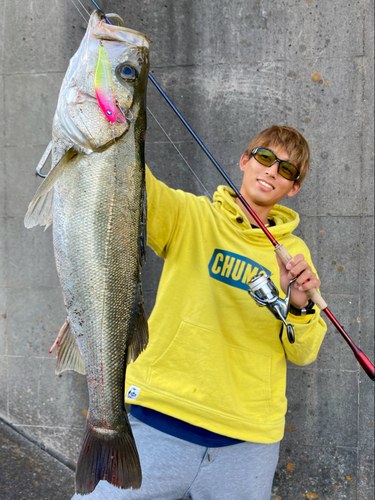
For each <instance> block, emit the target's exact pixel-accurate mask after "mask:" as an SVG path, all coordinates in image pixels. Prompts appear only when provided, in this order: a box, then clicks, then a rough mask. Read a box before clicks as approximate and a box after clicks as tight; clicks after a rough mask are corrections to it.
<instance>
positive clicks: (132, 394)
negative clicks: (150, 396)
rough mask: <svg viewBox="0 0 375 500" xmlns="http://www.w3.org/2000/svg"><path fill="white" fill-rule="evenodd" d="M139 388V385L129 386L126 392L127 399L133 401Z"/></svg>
mask: <svg viewBox="0 0 375 500" xmlns="http://www.w3.org/2000/svg"><path fill="white" fill-rule="evenodd" d="M140 390H141V388H140V387H136V386H135V385H131V386H130V387H129V390H128V392H127V393H126V397H127V398H128V399H132V400H133V401H135V400H136V399H137V397H138V394H139V392H140Z"/></svg>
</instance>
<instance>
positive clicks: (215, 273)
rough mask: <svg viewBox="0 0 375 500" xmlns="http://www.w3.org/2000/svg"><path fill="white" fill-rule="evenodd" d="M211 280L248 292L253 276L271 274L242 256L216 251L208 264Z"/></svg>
mask: <svg viewBox="0 0 375 500" xmlns="http://www.w3.org/2000/svg"><path fill="white" fill-rule="evenodd" d="M208 270H209V273H210V276H211V278H214V279H215V280H218V281H221V282H222V283H225V284H227V285H230V286H234V287H235V288H241V290H248V289H249V286H248V282H249V281H250V279H251V278H252V276H254V275H255V274H259V273H260V272H261V271H265V272H266V273H267V274H268V275H270V274H271V271H269V270H268V269H267V268H266V267H264V266H262V265H260V264H259V263H258V262H255V261H254V260H252V259H248V258H247V257H244V256H243V255H239V254H237V253H233V252H228V251H227V250H220V249H218V248H217V249H216V250H215V251H214V253H213V254H212V257H211V260H210V262H209V264H208Z"/></svg>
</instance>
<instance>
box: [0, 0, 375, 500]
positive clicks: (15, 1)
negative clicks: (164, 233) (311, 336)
mask: <svg viewBox="0 0 375 500" xmlns="http://www.w3.org/2000/svg"><path fill="white" fill-rule="evenodd" d="M101 3H102V6H103V9H105V10H106V11H108V12H109V11H112V12H113V11H116V12H118V13H119V14H120V15H122V16H123V17H124V20H125V22H126V25H127V26H129V27H131V28H133V29H137V30H140V31H142V32H144V33H145V34H146V35H147V36H148V37H149V38H150V40H151V53H150V57H151V71H152V73H153V75H154V76H155V78H156V79H157V80H158V81H159V83H160V84H161V85H162V86H163V88H164V89H165V90H166V91H167V92H168V94H169V96H170V97H171V99H172V100H173V101H174V102H175V104H176V105H177V106H178V108H179V109H180V111H181V112H182V113H183V115H184V116H185V117H186V118H187V120H188V121H189V122H190V123H191V125H192V126H193V127H194V129H195V130H196V132H197V133H198V134H199V135H200V137H201V139H202V140H203V141H204V142H205V144H206V145H207V147H208V148H209V149H210V151H211V152H212V153H213V154H214V156H215V158H217V160H218V161H219V163H220V164H221V165H222V166H223V167H224V168H225V169H226V171H227V172H228V173H229V174H230V176H231V177H232V180H233V181H234V182H235V183H236V184H237V185H239V184H240V178H241V177H240V171H239V169H238V167H237V165H238V159H239V157H240V155H241V154H242V152H243V151H244V150H245V148H246V146H247V143H248V142H249V140H250V139H251V138H252V137H253V136H254V135H255V134H256V133H257V132H259V131H260V130H262V129H263V128H265V127H267V126H270V125H272V124H274V123H276V124H288V125H291V126H294V127H296V128H297V129H299V130H300V131H301V132H302V133H303V134H304V135H305V136H306V138H307V140H308V142H309V144H310V147H311V153H312V164H311V171H310V173H309V176H308V177H307V179H306V181H305V182H304V185H303V188H302V190H301V192H300V193H299V194H298V196H297V197H296V198H293V199H292V200H290V201H289V203H288V205H289V206H291V207H292V208H294V209H296V210H297V211H298V212H299V213H300V214H301V224H300V227H299V229H298V234H299V235H300V236H302V237H303V238H304V239H305V241H306V242H307V244H308V245H309V247H310V248H311V251H312V255H313V259H314V262H315V265H316V267H317V269H318V272H319V274H320V277H321V280H322V287H321V291H322V295H323V296H324V297H325V299H326V301H327V302H328V304H329V307H330V309H331V310H332V311H333V313H334V314H335V315H336V317H337V318H338V319H339V321H340V322H341V323H342V324H343V326H344V327H345V328H346V330H347V331H348V333H349V334H350V336H351V337H352V338H353V340H354V341H355V342H356V343H357V345H358V346H360V347H361V348H362V349H363V350H364V351H365V352H366V353H367V354H368V356H369V357H370V358H371V359H372V360H374V357H375V356H374V321H373V314H374V304H373V295H374V281H373V277H374V273H373V262H374V261H373V234H374V232H373V231H374V227H373V214H374V203H373V201H374V144H373V139H374V121H373V120H374V65H373V56H374V18H373V7H374V5H373V2H372V0H353V1H352V2H349V3H348V2H346V3H344V2H341V1H339V0H331V1H330V2H324V1H322V0H272V1H271V0H246V1H245V0H232V1H231V2H229V1H227V0H217V1H215V2H213V1H211V0H200V1H197V0H190V1H187V0H181V1H179V2H176V1H175V2H171V1H170V0H163V1H160V0H154V1H151V0H140V1H139V2H126V4H125V3H124V2H121V1H119V0H113V1H111V2H110V1H108V0H106V1H104V0H103V1H102V2H101ZM84 4H85V6H86V7H87V8H89V10H91V6H90V2H89V1H88V0H84ZM0 12H1V16H0V28H1V31H0V32H1V34H2V35H1V38H0V99H1V101H0V102H1V105H0V110H1V111H0V127H1V130H2V132H1V133H0V168H1V172H2V175H1V176H0V416H1V417H2V418H3V419H4V420H5V421H6V422H9V423H11V424H12V426H14V427H15V428H17V429H19V430H20V431H22V432H23V433H24V434H26V435H28V436H31V437H32V439H33V440H34V442H38V443H40V444H41V445H42V446H44V447H45V448H47V449H50V450H53V451H54V453H55V455H56V456H59V457H62V458H63V460H64V461H65V463H67V464H69V465H70V466H71V467H74V464H75V460H76V458H77V455H78V452H79V448H80V440H81V436H82V431H83V426H84V422H85V414H86V410H87V391H86V382H85V379H84V377H82V376H79V375H78V374H75V373H65V374H63V375H62V376H60V377H54V359H53V356H52V357H51V356H50V355H48V349H49V347H50V345H51V344H52V343H53V341H54V340H55V337H56V332H57V331H58V329H59V328H60V326H61V325H62V323H63V321H64V307H63V302H62V297H61V292H60V288H59V283H58V279H57V275H56V271H55V266H54V259H53V250H52V244H51V229H48V230H47V231H45V232H44V231H43V230H42V229H41V228H35V229H33V230H28V231H27V230H25V229H24V227H23V216H24V214H25V212H26V208H27V205H28V203H29V201H30V199H31V197H32V196H33V194H34V192H35V190H36V189H37V186H38V185H39V184H40V180H39V179H38V178H36V177H35V175H34V171H35V166H36V165H37V163H38V161H39V159H40V157H41V155H42V153H43V151H44V149H45V147H46V145H47V144H48V142H49V140H50V136H51V123H52V117H53V114H54V110H55V106H56V102H57V97H58V93H59V87H60V84H61V81H62V78H63V76H64V73H65V71H66V68H67V65H68V62H69V59H70V57H71V56H72V55H73V53H74V52H75V50H76V49H77V46H78V44H79V42H80V40H81V38H82V36H83V34H84V30H85V24H84V22H83V20H82V18H81V17H80V16H79V15H78V13H77V12H76V10H75V8H74V6H73V5H72V3H71V2H68V1H59V2H57V1H56V2H50V1H47V0H37V1H36V2H27V1H25V0H12V1H10V0H0ZM148 105H149V107H150V109H151V110H152V112H153V113H154V114H155V115H156V116H157V119H158V120H159V121H160V122H161V124H162V126H163V127H164V128H165V129H166V131H167V133H168V134H169V135H170V136H171V137H172V139H173V141H174V142H175V143H176V145H177V146H178V148H179V149H180V150H181V152H182V154H183V155H184V156H185V157H186V159H187V161H188V162H189V163H190V164H191V165H194V169H195V171H196V173H197V174H198V175H199V177H200V178H201V180H202V182H203V183H204V185H205V186H206V188H207V189H208V191H209V192H210V193H212V192H213V191H214V189H215V187H216V185H217V184H220V183H222V180H221V178H220V176H219V175H218V174H217V173H216V171H215V170H214V169H213V167H212V166H211V165H210V164H209V161H208V160H207V159H206V157H205V155H204V154H203V153H202V152H201V151H200V150H199V148H198V147H197V146H196V145H195V144H194V143H193V141H192V139H191V137H190V136H189V134H188V133H187V132H186V131H185V130H184V128H183V126H182V125H181V124H180V123H179V121H178V119H177V118H175V117H174V116H173V114H172V112H171V110H170V109H169V107H168V106H167V105H166V104H165V103H164V102H163V100H162V99H161V97H160V96H159V95H158V93H157V91H156V90H155V89H154V88H152V84H151V83H150V86H149V90H148ZM146 159H147V162H148V164H149V165H150V166H151V168H152V169H153V171H154V173H155V174H156V175H157V176H158V177H159V178H161V179H162V180H164V181H166V182H167V183H168V184H169V185H171V186H173V187H178V188H183V189H185V190H189V191H192V192H194V193H197V194H204V190H203V188H202V187H201V185H200V184H199V183H198V181H197V180H196V179H195V177H194V176H193V174H192V173H191V172H190V170H189V169H188V167H187V166H186V164H185V163H184V162H183V160H182V159H181V158H180V157H179V155H178V154H177V153H176V151H175V149H174V148H173V146H172V145H171V144H170V143H169V142H168V140H167V139H166V137H165V136H164V134H163V133H162V131H161V130H160V128H159V127H158V125H157V124H156V123H155V121H154V120H153V118H152V116H151V115H149V122H148V133H147V149H146ZM161 267H162V262H161V261H160V260H159V259H157V258H156V257H155V256H154V255H153V254H152V252H151V251H150V252H149V254H148V262H147V264H146V267H145V269H144V272H143V282H144V291H145V300H146V308H147V311H148V312H150V310H151V308H152V305H153V303H154V300H155V293H156V288H157V283H158V278H159V275H160V271H161ZM373 387H374V385H373V383H372V382H371V381H369V379H368V378H367V377H366V375H365V374H364V373H363V371H362V370H361V369H360V368H359V366H358V364H357V362H356V361H355V359H354V357H353V355H352V353H351V351H350V349H349V348H348V346H347V345H346V343H345V342H344V341H343V339H342V338H341V337H340V335H339V334H338V333H337V332H336V330H334V328H333V327H332V326H331V325H330V326H329V328H328V333H327V337H326V339H325V341H324V343H323V346H322V349H321V352H320V354H319V357H318V360H317V361H316V362H315V363H314V364H312V365H310V366H307V367H297V366H293V365H290V366H289V371H288V389H287V392H288V394H287V395H288V400H289V409H288V415H287V427H286V434H285V439H284V441H283V444H282V449H281V458H280V463H279V467H278V470H277V474H276V477H275V482H274V493H273V495H274V498H275V499H277V500H295V499H304V498H305V499H315V498H318V499H319V500H320V499H333V500H343V499H346V500H372V499H373V498H374V389H373ZM0 439H1V442H0V446H1V447H2V448H1V449H2V450H7V453H8V452H9V453H8V455H7V457H8V456H9V460H15V461H17V453H16V451H14V452H12V449H13V448H12V446H13V445H11V444H9V446H8V444H7V443H8V441H6V439H7V438H6V437H4V434H1V435H0ZM4 446H5V447H4ZM17 446H18V445H17ZM26 447H27V444H26ZM9 450H10V451H9ZM7 460H8V459H7ZM28 464H29V465H28V466H29V467H30V468H31V469H30V470H32V467H33V462H30V461H29V462H28ZM35 467H36V468H37V467H40V466H39V465H35ZM57 467H58V465H57ZM34 472H35V474H38V471H37V469H35V471H34ZM4 474H5V472H4V470H3V469H1V470H0V477H1V478H2V479H1V481H2V482H1V483H0V485H2V484H3V481H4ZM47 476H48V475H46V477H47ZM12 477H13V476H12ZM52 477H53V476H48V478H47V479H45V480H44V479H43V478H42V479H41V480H39V482H38V485H33V483H28V485H27V489H24V488H26V487H25V486H23V483H22V482H18V481H17V480H15V481H14V483H15V484H14V489H13V490H9V491H10V492H9V491H6V490H5V489H2V491H1V492H0V498H1V500H8V499H13V500H14V499H16V500H21V499H23V498H26V496H25V495H26V493H27V498H37V496H38V494H39V493H38V492H39V491H42V490H40V489H39V488H42V485H43V484H45V488H46V490H45V491H47V492H48V491H49V489H50V488H51V481H52V485H53V484H54V485H55V490H58V489H59V488H60V484H61V483H59V482H58V481H57V479H51V478H52ZM69 477H70V476H69ZM5 479H6V478H5ZM67 480H68V479H67ZM69 492H70V489H69V488H68V489H67V492H66V495H65V496H64V495H63V494H62V496H61V498H63V496H64V498H69V494H70V493H69ZM4 495H5V496H4ZM32 495H34V496H32ZM42 495H44V493H40V494H39V497H38V498H47V496H48V495H47V496H42ZM50 498H57V497H55V496H50Z"/></svg>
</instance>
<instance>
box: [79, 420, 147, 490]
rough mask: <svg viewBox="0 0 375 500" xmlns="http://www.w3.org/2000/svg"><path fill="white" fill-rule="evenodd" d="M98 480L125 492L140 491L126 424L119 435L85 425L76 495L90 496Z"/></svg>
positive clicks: (138, 470) (135, 457)
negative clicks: (131, 489)
mask: <svg viewBox="0 0 375 500" xmlns="http://www.w3.org/2000/svg"><path fill="white" fill-rule="evenodd" d="M100 480H105V481H108V482H109V483H111V484H113V485H114V486H117V487H118V488H122V489H124V490H125V489H128V488H133V489H138V488H140V487H141V482H142V471H141V465H140V462H139V457H138V452H137V448H136V445H135V441H134V438H133V433H132V431H131V427H130V424H129V423H128V422H127V425H126V428H125V430H123V431H122V432H118V431H113V430H107V429H103V428H97V427H95V426H93V425H91V424H90V422H89V421H88V422H87V425H86V430H85V434H84V436H83V444H82V449H81V453H80V456H79V458H78V462H77V469H76V478H75V489H76V493H79V494H80V495H85V494H88V493H91V492H92V491H94V489H95V487H96V485H97V484H98V482H99V481H100Z"/></svg>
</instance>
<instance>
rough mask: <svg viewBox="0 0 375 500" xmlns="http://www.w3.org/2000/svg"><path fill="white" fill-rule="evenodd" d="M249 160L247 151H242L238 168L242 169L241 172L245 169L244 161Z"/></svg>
mask: <svg viewBox="0 0 375 500" xmlns="http://www.w3.org/2000/svg"><path fill="white" fill-rule="evenodd" d="M249 160H250V158H249V155H248V154H247V153H244V154H243V155H242V156H241V159H240V169H241V170H242V172H244V171H245V165H246V163H247V162H248V161H249Z"/></svg>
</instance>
